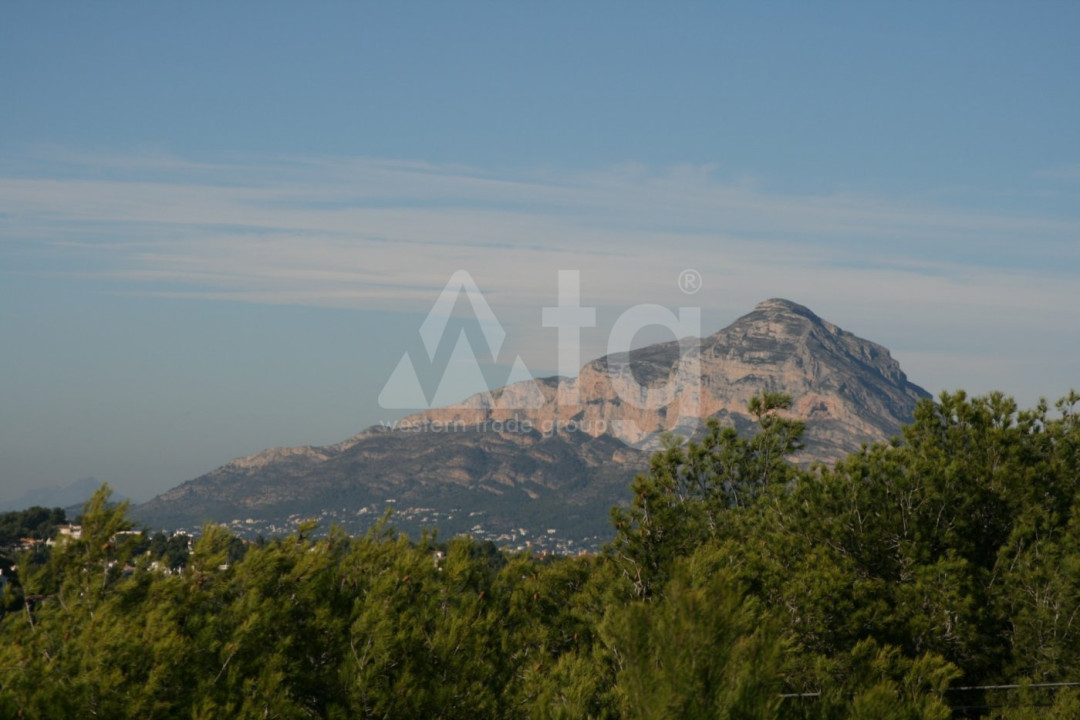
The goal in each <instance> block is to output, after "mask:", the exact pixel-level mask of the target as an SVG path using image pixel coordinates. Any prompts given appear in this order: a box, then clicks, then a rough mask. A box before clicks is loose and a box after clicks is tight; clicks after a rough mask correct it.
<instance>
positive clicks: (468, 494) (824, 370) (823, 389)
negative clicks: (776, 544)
mask: <svg viewBox="0 0 1080 720" xmlns="http://www.w3.org/2000/svg"><path fill="white" fill-rule="evenodd" d="M693 370H696V372H693ZM763 391H776V392H784V393H788V394H790V395H791V396H792V398H793V408H792V414H793V415H794V416H797V417H799V418H802V419H804V420H806V422H807V432H806V436H805V443H806V447H805V449H804V450H803V451H801V452H800V454H799V456H798V457H796V458H793V459H794V460H795V461H797V462H801V463H810V462H814V461H819V462H826V463H829V462H833V461H835V460H837V459H839V458H840V457H842V456H844V455H845V454H847V453H848V452H851V451H853V450H857V449H858V448H859V447H860V445H861V444H863V443H870V442H875V441H879V440H885V439H888V438H889V437H891V436H893V435H896V434H898V433H899V431H900V428H901V426H902V425H903V424H905V423H906V422H908V421H909V420H910V419H911V415H912V412H913V410H914V407H915V403H916V402H917V401H918V400H919V399H920V398H923V397H929V393H927V392H926V391H925V390H923V389H922V388H920V387H918V386H917V385H914V384H912V383H911V382H909V381H908V380H907V377H906V376H905V375H904V373H903V372H902V371H901V369H900V366H899V364H898V363H897V362H896V361H895V360H894V359H893V358H892V357H891V356H890V355H889V351H888V350H887V349H885V348H884V347H882V346H880V345H877V344H875V343H872V342H870V341H867V340H863V339H861V338H859V337H856V336H855V335H853V334H851V333H849V332H846V331H844V330H841V329H840V328H838V327H837V326H835V325H833V324H832V323H829V322H827V321H825V320H822V319H821V318H819V317H818V316H817V315H815V314H814V313H813V312H811V311H810V310H809V309H808V308H806V307H803V306H802V305H798V304H796V303H793V302H791V301H788V300H781V299H773V300H766V301H765V302H762V303H760V304H758V305H757V307H755V308H754V310H753V311H752V312H750V313H749V314H747V315H744V316H743V317H741V318H739V319H738V320H736V321H735V322H734V323H732V324H731V325H730V326H728V327H726V328H724V329H723V330H720V331H719V332H717V333H715V334H713V335H711V336H709V337H706V338H703V339H701V340H699V341H693V342H690V343H687V342H686V341H684V342H683V343H682V344H680V343H679V342H670V343H661V344H657V345H652V346H649V347H646V348H642V349H640V350H634V351H632V352H630V353H629V354H625V353H624V354H621V355H611V356H607V357H603V358H600V359H598V360H594V361H592V362H590V363H588V364H587V365H586V366H585V367H584V368H582V370H581V373H580V374H579V376H578V377H577V378H576V379H573V380H570V379H566V378H545V379H541V380H528V381H524V382H520V383H515V384H513V385H509V386H506V387H504V388H500V389H498V390H495V391H492V392H485V393H481V394H479V395H475V396H473V397H471V398H468V399H467V400H465V401H464V402H462V403H460V404H458V405H454V406H451V407H447V408H440V409H435V410H428V411H424V412H421V413H417V414H415V415H412V416H410V417H408V418H406V419H405V420H403V421H402V422H400V423H398V425H397V426H396V428H395V429H386V428H381V427H373V428H369V429H368V430H365V431H363V432H361V433H360V434H358V435H356V436H354V437H352V438H350V439H348V440H346V441H344V442H342V443H339V444H337V445H331V446H326V447H297V448H273V449H270V450H266V451H263V452H261V453H257V454H256V455H252V456H250V457H246V458H241V459H238V460H234V461H232V462H230V463H228V464H227V465H224V466H222V467H220V468H218V469H217V470H214V471H212V472H209V473H207V474H206V475H203V476H201V477H199V478H196V479H194V480H191V481H188V482H185V483H183V484H182V485H180V486H178V487H176V488H174V489H173V490H170V491H168V492H166V493H164V494H162V495H159V496H158V497H156V498H154V499H153V500H151V501H149V502H147V503H145V504H143V505H141V506H139V507H138V508H136V510H135V516H136V517H137V518H138V519H139V520H141V521H143V522H145V523H147V524H149V525H151V526H153V527H158V528H168V529H177V528H188V529H195V528H197V527H198V526H199V525H200V524H201V523H202V522H204V521H208V520H209V521H215V522H225V523H231V524H232V525H233V527H234V530H236V531H238V532H240V533H241V534H244V533H246V534H253V533H255V532H262V533H275V532H284V531H287V530H288V529H290V528H291V527H293V526H295V523H296V521H297V520H298V519H299V518H301V517H311V516H316V517H320V518H321V519H322V520H323V521H324V522H337V523H339V524H341V525H343V526H344V527H345V528H346V529H349V530H359V529H363V528H364V527H367V526H369V525H370V524H371V523H372V522H373V519H374V518H376V517H378V516H379V515H381V513H382V511H383V509H385V508H387V507H393V508H395V509H396V515H395V517H394V519H393V520H392V522H393V523H394V524H395V525H396V526H398V527H401V528H402V529H405V530H414V531H415V530H418V529H419V528H421V527H437V528H439V530H440V532H441V533H443V534H444V535H445V534H454V533H458V532H472V533H474V534H476V535H478V536H479V537H481V538H488V539H493V540H496V541H498V542H500V543H503V544H509V545H523V544H525V543H529V544H531V545H532V546H533V547H540V548H557V549H560V550H564V551H566V550H573V549H575V548H581V547H596V546H597V545H598V544H599V543H601V542H603V541H605V540H606V539H607V537H608V536H609V535H610V528H609V525H608V520H607V518H608V513H609V509H610V507H611V506H612V505H614V504H624V503H625V502H626V501H627V499H628V498H627V492H628V486H629V483H630V481H631V479H632V478H633V476H634V474H636V473H637V472H639V471H641V470H643V469H645V468H646V467H647V466H648V458H649V456H650V454H651V452H652V451H653V450H654V449H656V448H657V447H659V445H660V442H661V438H662V436H663V434H664V433H665V432H669V431H673V432H676V433H680V434H684V435H690V434H693V433H694V432H696V431H697V430H699V429H700V427H701V426H702V423H703V421H704V419H705V418H717V419H718V420H719V421H720V422H721V423H723V424H727V425H732V426H734V427H736V428H737V429H739V430H740V431H750V430H751V428H752V426H753V420H752V418H751V417H750V416H749V415H748V413H747V412H746V405H747V402H748V401H749V400H750V398H751V397H753V396H754V395H755V394H758V393H760V392H763ZM548 430H551V432H546V431H548Z"/></svg>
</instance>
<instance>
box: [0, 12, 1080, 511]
mask: <svg viewBox="0 0 1080 720" xmlns="http://www.w3.org/2000/svg"><path fill="white" fill-rule="evenodd" d="M219 5H220V4H216V3H198V2H196V3H184V4H180V3H158V4H154V5H153V6H148V5H136V4H121V3H93V4H90V3H86V4H75V3H49V4H46V3H35V4H30V3H21V4H7V5H5V6H4V7H3V8H2V9H0V98H3V99H4V101H3V102H2V103H0V501H4V500H6V499H10V498H12V497H15V496H18V495H20V494H22V492H24V491H25V490H26V489H28V488H31V487H37V486H42V485H54V484H67V483H70V482H72V481H74V480H76V479H78V478H81V477H85V476H88V475H93V476H96V477H98V478H100V479H102V480H108V481H109V482H111V483H113V484H114V485H115V486H116V487H118V488H119V489H120V490H121V491H123V492H125V493H127V494H129V495H133V496H136V497H140V498H141V497H147V496H149V495H151V494H153V493H156V492H159V491H161V490H164V489H167V488H168V487H171V486H173V485H175V484H178V483H179V482H182V481H183V480H186V479H190V478H192V477H194V476H196V475H199V474H201V473H203V472H206V471H208V470H210V469H213V468H214V467H216V466H218V465H220V464H222V463H224V462H226V461H228V460H230V459H232V458H234V457H237V456H241V455H245V454H249V453H252V452H255V451H258V450H260V449H263V448H266V447H269V446H273V445H299V444H307V443H313V444H328V443H333V442H337V441H339V440H342V439H344V438H346V437H348V436H350V435H352V434H354V433H355V432H358V431H359V430H361V429H362V428H364V427H366V426H368V425H371V424H374V423H377V422H380V421H384V420H393V419H395V417H397V415H400V413H397V414H394V413H390V412H388V411H387V410H384V409H382V408H380V407H379V404H378V402H377V398H378V394H379V391H380V389H381V388H382V386H383V384H384V383H385V382H386V380H387V378H388V377H389V375H390V373H391V371H392V370H393V368H394V366H395V364H396V363H397V361H398V360H399V359H400V358H401V356H402V354H403V353H404V352H411V351H413V350H415V349H416V348H418V347H419V339H418V329H419V327H420V323H421V322H422V320H423V318H424V316H425V314H426V313H427V311H428V309H429V308H430V307H431V306H432V303H433V302H434V301H435V298H436V297H437V295H438V293H439V291H440V289H441V288H442V287H443V285H444V283H445V282H446V281H447V280H448V279H449V277H450V276H451V275H452V274H453V272H454V271H456V270H459V269H465V270H467V271H468V272H469V273H470V274H471V275H472V277H474V278H475V280H476V282H477V284H478V285H479V287H480V289H481V290H482V291H483V292H484V294H485V297H486V298H487V299H488V300H489V301H490V303H491V306H492V308H493V310H494V311H495V313H496V314H497V316H498V319H499V321H500V322H501V323H502V324H503V326H504V327H505V328H506V330H507V343H506V355H505V357H506V358H513V357H515V356H516V355H518V354H520V355H521V356H522V357H523V358H524V359H525V361H526V362H527V364H528V365H529V367H530V369H532V370H533V371H534V372H535V373H537V374H541V373H545V372H550V371H551V370H553V369H554V367H555V360H554V351H553V349H552V346H553V343H554V330H553V329H550V328H547V329H545V328H543V327H542V326H541V323H540V313H541V309H542V307H544V306H548V305H553V304H554V303H555V292H556V274H557V271H558V270H559V269H568V268H570V269H578V270H580V272H581V295H582V301H583V303H586V304H588V305H591V306H595V307H597V308H598V319H599V327H598V328H596V329H595V330H593V331H591V332H587V333H585V334H584V335H583V337H582V349H581V353H582V357H583V359H584V358H589V357H593V356H595V355H598V354H601V353H602V352H603V351H604V349H605V338H606V335H605V329H606V328H608V327H610V325H611V323H612V322H613V321H614V320H615V318H616V317H618V315H619V313H620V312H622V311H623V310H625V309H626V308H628V307H630V306H632V305H634V304H636V303H656V304H660V305H664V306H666V307H670V308H675V307H678V306H680V305H686V304H687V303H690V302H692V303H694V304H699V305H700V306H701V307H702V311H703V318H704V324H705V328H704V329H705V331H706V332H712V331H714V330H716V329H719V328H720V327H722V326H723V325H726V324H727V323H729V322H730V321H731V320H733V319H734V318H735V317H737V316H738V315H740V314H743V313H745V312H747V311H749V310H750V309H751V308H752V307H753V305H754V304H755V303H756V302H758V301H760V300H763V299H765V298H768V297H776V296H780V297H788V298H791V299H793V300H796V301H798V302H801V303H803V304H806V305H808V306H810V307H811V308H812V309H814V310H815V311H816V312H817V313H818V314H820V315H822V316H823V317H825V318H827V319H829V320H831V321H833V322H835V323H837V324H838V325H840V326H841V327H844V328H845V329H848V330H851V331H853V332H856V333H857V334H859V335H862V336H863V337H866V338H869V339H872V340H875V341H877V342H879V343H881V344H884V345H886V346H887V347H889V348H890V349H891V350H892V351H893V354H894V356H896V357H897V358H898V359H899V360H900V362H901V364H902V366H903V368H904V369H905V370H906V371H907V373H908V375H909V377H910V378H911V379H912V380H913V381H915V382H917V383H919V384H921V385H923V386H924V387H926V388H928V389H929V390H931V391H932V392H939V391H940V390H942V389H946V388H950V389H952V388H960V387H962V388H966V389H968V390H969V391H972V392H985V391H988V390H992V389H1001V390H1003V391H1005V392H1007V393H1009V394H1012V395H1014V396H1016V397H1017V399H1018V400H1020V401H1021V402H1022V403H1023V404H1031V403H1033V402H1035V400H1036V399H1037V398H1038V397H1039V396H1040V395H1046V396H1048V397H1050V398H1056V397H1057V396H1059V395H1061V394H1064V393H1065V392H1066V391H1067V390H1068V389H1069V388H1070V387H1080V311H1077V309H1076V308H1078V307H1080V93H1077V92H1076V83H1077V77H1078V76H1080V5H1078V4H1077V3H1074V2H1067V3H1066V2H1062V3H1049V2H1035V3H992V2H977V3H976V2H956V3H919V2H913V3H816V4H812V5H811V4H805V3H802V4H795V3H755V4H749V3H745V4H720V3H715V4H705V3H624V2H620V3H602V2H596V3H544V4H540V3H536V4H531V5H526V4H524V3H466V2H462V3H409V4H404V3H397V4H390V3H385V4H374V3H340V4H337V3H322V4H316V5H314V6H312V5H310V4H300V3H264V2H259V3H254V2H252V3H231V4H228V7H219ZM687 268H693V269H696V270H697V271H698V272H700V274H701V277H702V279H703V289H702V291H701V292H700V293H698V294H697V295H694V296H693V297H692V298H689V299H688V297H687V296H684V295H682V294H681V293H680V292H679V289H678V286H677V283H676V278H677V277H678V274H679V272H681V271H682V270H684V269H687ZM461 329H464V330H466V331H468V332H470V333H473V335H475V332H474V331H475V328H470V326H469V324H468V322H467V319H463V320H462V321H461ZM646 339H650V338H648V337H645V336H643V337H642V340H646ZM447 353H448V351H445V352H444V353H443V355H440V356H439V358H437V359H442V358H444V356H445V355H446V354H447ZM487 370H488V372H489V377H490V378H491V379H492V381H493V382H497V381H498V380H499V377H500V373H502V374H503V375H506V373H508V371H509V360H507V359H505V358H504V357H503V356H502V355H500V357H499V359H498V362H496V363H495V364H493V365H492V366H491V367H488V368H487Z"/></svg>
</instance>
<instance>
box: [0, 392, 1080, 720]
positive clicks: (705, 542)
mask: <svg viewBox="0 0 1080 720" xmlns="http://www.w3.org/2000/svg"><path fill="white" fill-rule="evenodd" d="M788 402H789V400H788V398H786V397H783V396H777V395H769V394H766V395H764V396H762V397H759V398H756V399H755V400H754V402H753V404H752V406H751V410H752V411H753V412H754V413H755V414H756V415H757V416H758V420H759V431H758V432H757V433H756V434H755V435H754V436H752V437H749V438H745V437H739V436H738V435H737V434H736V433H734V432H733V431H731V430H728V429H723V428H720V427H719V426H717V425H710V426H709V428H708V431H707V433H706V434H705V436H704V437H703V438H702V439H701V440H700V441H699V442H694V443H684V444H680V443H678V442H676V441H674V440H672V441H671V442H670V443H669V445H668V447H667V449H665V450H664V451H662V452H660V453H657V455H656V456H655V457H654V458H653V461H652V466H651V469H650V471H649V472H648V473H647V474H643V475H641V476H639V477H638V478H637V479H636V480H635V481H634V483H633V486H632V493H633V497H632V502H631V504H630V506H629V507H628V508H625V509H617V510H615V511H613V521H614V523H615V528H616V537H615V540H614V541H613V543H612V544H611V546H610V547H609V548H608V550H607V551H606V552H605V553H602V554H600V555H597V556H582V557H531V556H527V555H513V556H507V555H505V554H503V553H501V552H497V551H493V549H492V548H491V547H490V546H485V545H481V544H479V543H476V542H474V541H471V540H469V539H467V538H455V539H453V540H451V541H450V542H448V543H442V542H438V541H437V540H436V539H434V538H422V539H420V540H419V541H410V540H408V539H406V538H404V537H400V536H397V535H395V533H394V532H392V531H391V530H390V529H389V528H388V527H386V526H380V527H379V528H377V529H376V530H374V531H372V532H370V533H368V534H367V535H366V536H364V537H357V538H352V537H347V536H345V535H344V534H342V533H340V532H337V531H333V530H332V531H330V533H329V534H328V535H326V536H323V537H316V536H314V535H312V531H313V529H314V528H313V527H306V528H304V529H302V530H301V532H299V533H298V534H296V535H293V536H290V537H288V538H284V539H277V540H273V541H270V542H265V543H259V544H256V545H250V546H247V547H245V548H243V549H242V551H241V549H240V548H239V547H238V544H237V541H236V539H235V538H233V537H231V536H230V535H229V534H228V533H227V532H225V531H224V530H223V529H221V528H216V527H213V526H210V527H207V528H206V529H205V531H204V533H203V534H202V536H201V538H200V539H199V540H198V542H197V543H196V545H195V546H194V549H193V550H192V552H191V553H190V556H188V554H187V553H186V552H183V551H182V550H183V549H182V548H180V547H179V546H178V545H174V546H173V547H171V550H172V551H174V552H175V553H176V555H175V556H174V557H175V558H177V559H182V561H183V562H171V561H170V562H166V563H158V564H154V563H153V560H152V558H153V557H155V556H158V557H164V555H165V553H166V552H168V551H170V546H169V540H168V539H167V538H164V537H163V536H162V537H160V538H156V539H155V540H154V541H153V542H154V543H156V551H155V552H152V553H150V554H146V553H145V550H146V549H147V546H148V544H149V543H148V542H147V540H146V538H141V539H140V538H139V537H138V536H132V535H126V534H124V533H123V532H122V531H124V530H126V529H127V528H128V527H129V526H130V524H129V523H128V521H127V519H126V514H125V511H126V507H125V506H123V505H121V506H115V507H114V506H110V505H109V504H108V503H107V498H108V491H107V489H103V490H102V491H101V492H99V493H98V494H97V495H96V496H95V497H94V499H93V500H92V501H91V502H90V503H88V505H87V507H86V509H85V513H84V518H83V532H82V536H81V538H79V539H78V540H68V541H66V542H62V543H58V544H57V545H56V547H55V548H54V549H53V551H52V552H51V554H50V555H49V556H48V558H47V560H46V561H44V562H36V563H35V562H29V563H28V564H26V565H25V566H24V567H21V568H20V575H21V581H22V584H23V586H24V587H25V589H26V592H27V597H28V598H29V597H32V598H34V599H33V600H32V601H30V602H27V603H25V604H23V605H22V606H20V607H19V608H18V609H17V610H16V611H13V612H8V614H7V615H6V616H5V617H3V619H2V621H0V717H20V716H21V717H42V718H47V717H74V718H78V717H140V718H173V717H177V718H218V717H238V718H248V717H251V718H254V717H260V718H264V717H276V718H304V717H322V718H357V717H373V718H374V717H378V718H456V717H470V718H475V717H484V718H488V717H490V718H502V717H505V718H525V717H545V718H546V717H566V718H578V717H581V718H584V717H596V718H623V717H625V718H706V717H708V718H728V717H732V718H848V717H851V718H864V717H873V718H881V719H890V718H896V719H898V720H899V719H906V718H948V717H951V716H964V717H1002V718H1028V717H1053V718H1074V717H1077V716H1080V694H1078V692H1077V688H1076V687H1071V686H1069V685H1068V683H1076V682H1078V681H1080V492H1078V491H1080V420H1078V416H1077V415H1076V413H1075V409H1076V407H1075V406H1076V405H1077V403H1078V402H1080V396H1077V395H1075V394H1071V395H1070V396H1069V397H1068V398H1066V399H1065V400H1063V401H1062V402H1061V403H1059V405H1058V409H1057V412H1055V413H1051V412H1050V411H1049V409H1048V408H1047V407H1045V406H1040V407H1037V408H1035V409H1033V410H1027V411H1019V410H1018V409H1017V408H1016V406H1015V404H1014V403H1013V402H1012V401H1010V400H1009V399H1007V398H1005V397H1003V396H1001V395H997V394H995V395H990V396H987V397H981V398H975V399H969V398H967V397H966V396H965V395H964V394H963V393H956V394H952V395H948V394H946V395H943V396H942V397H941V398H940V399H939V401H937V402H930V401H927V402H924V403H922V404H921V405H920V406H919V408H918V410H917V413H916V417H915V421H914V423H913V424H912V425H910V426H909V427H907V428H905V431H904V435H903V437H902V438H898V439H897V440H896V441H895V442H893V443H891V444H888V445H878V446H873V447H868V448H865V449H864V450H863V451H862V452H859V453H856V454H854V455H852V456H850V457H848V458H847V459H845V460H843V461H842V462H840V463H838V464H837V465H836V466H835V467H833V468H815V469H813V470H800V469H798V468H796V467H795V466H793V465H791V464H789V463H788V462H787V461H786V460H785V459H784V458H785V456H789V455H790V454H791V453H792V452H794V451H796V450H797V449H798V439H799V435H800V433H801V430H802V428H801V425H800V424H799V423H798V422H795V421H792V420H790V419H787V418H786V417H785V416H784V413H783V410H784V408H785V407H786V406H787V404H788ZM185 543H186V541H185ZM173 570H175V572H174V571H173ZM9 592H10V589H9ZM998 686H1016V687H1011V688H1001V687H998ZM971 688H974V689H971Z"/></svg>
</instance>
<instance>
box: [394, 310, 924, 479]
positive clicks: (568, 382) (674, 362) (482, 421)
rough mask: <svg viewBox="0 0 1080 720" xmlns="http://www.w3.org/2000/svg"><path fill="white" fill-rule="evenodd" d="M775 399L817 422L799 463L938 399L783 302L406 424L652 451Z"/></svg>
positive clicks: (892, 430) (828, 457)
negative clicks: (582, 438) (673, 437)
mask: <svg viewBox="0 0 1080 720" xmlns="http://www.w3.org/2000/svg"><path fill="white" fill-rule="evenodd" d="M764 391H773V392H783V393H787V394H789V395H791V397H792V400H793V407H792V409H791V415H792V416H794V417H797V418H800V419H803V420H806V421H807V437H806V441H807V448H806V451H805V452H804V453H803V455H802V457H801V458H799V459H802V460H822V461H826V462H828V461H832V460H836V459H838V458H840V457H842V456H843V455H845V454H846V453H848V452H851V451H852V450H856V449H858V447H859V445H860V444H861V443H868V442H874V441H877V440H884V439H888V438H889V437H890V436H892V435H895V434H897V433H898V432H899V430H900V427H901V426H902V425H903V424H904V423H905V422H907V421H908V420H909V419H910V417H911V413H912V411H913V409H914V406H915V403H916V401H917V400H918V399H919V398H922V397H928V393H927V392H926V391H925V390H923V389H922V388H920V387H918V386H917V385H914V384H912V383H910V382H908V380H907V377H906V376H905V375H904V373H903V371H901V370H900V365H899V363H897V362H896V360H894V359H893V358H892V357H891V356H890V355H889V351H888V350H886V349H885V348H884V347H882V346H880V345H877V344H876V343H872V342H870V341H868V340H863V339H861V338H859V337H856V336H855V335H853V334H851V333H849V332H846V331H844V330H841V329H840V328H838V327H837V326H835V325H833V324H832V323H830V322H827V321H825V320H822V319H821V318H819V317H818V316H817V315H815V314H814V313H813V312H811V311H810V310H809V309H808V308H806V307H803V306H802V305H799V304H797V303H793V302H791V301H789V300H781V299H773V300H766V301H764V302H762V303H760V304H758V306H757V307H755V308H754V310H753V312H751V313H749V314H747V315H744V316H743V317H741V318H739V319H738V320H736V321H735V322H734V323H732V324H731V325H730V326H728V327H726V328H724V329H723V330H720V331H719V332H717V333H716V334H714V335H711V336H709V337H707V338H703V339H701V340H700V341H696V340H694V341H687V340H683V341H681V342H670V343H663V344H659V345H652V346H649V347H646V348H642V349H640V350H634V351H632V352H630V353H629V354H621V355H612V356H608V357H603V358H600V359H598V360H595V361H593V362H591V363H589V364H587V365H586V366H585V367H584V368H582V370H581V373H580V374H579V375H578V377H577V378H575V379H568V378H545V379H542V380H536V381H525V382H520V383H515V384H514V385H510V386H507V387H505V388H502V389H500V390H496V391H493V392H488V393H481V394H478V395H474V396H473V397H471V398H469V399H467V400H466V401H465V402H463V403H461V404H459V405H454V406H451V407H447V408H440V409H435V410H428V411H425V412H422V413H417V414H415V415H412V416H410V417H408V418H406V419H404V420H403V421H402V422H401V425H402V426H412V427H421V426H424V425H429V424H438V425H451V424H465V425H471V426H481V427H484V426H486V427H489V428H496V429H497V428H500V427H507V426H508V421H510V420H516V421H518V422H519V423H527V424H529V425H531V426H532V427H535V428H538V429H540V430H541V431H543V432H547V431H550V430H571V431H580V432H585V433H587V434H589V435H591V436H593V437H598V436H600V435H611V436H613V437H615V438H617V439H619V440H621V441H623V442H625V443H627V444H628V445H631V446H633V447H637V448H642V449H650V448H655V447H656V446H657V444H658V438H659V436H660V434H661V433H662V432H664V431H675V432H679V433H684V434H690V433H692V432H693V431H694V430H695V429H697V428H698V427H700V425H701V423H702V421H703V420H704V419H706V418H710V417H715V418H718V419H719V420H720V421H721V422H722V423H725V424H732V425H735V426H738V427H740V428H741V427H743V426H745V425H747V424H749V423H750V421H751V418H750V417H749V416H748V414H747V412H746V406H747V403H748V402H749V401H750V398H752V397H753V396H754V395H756V394H758V393H761V392H764ZM513 427H519V426H518V425H514V426H513Z"/></svg>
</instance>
